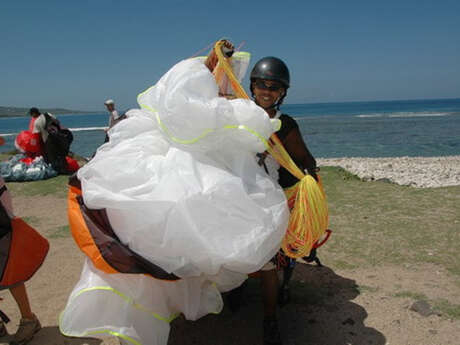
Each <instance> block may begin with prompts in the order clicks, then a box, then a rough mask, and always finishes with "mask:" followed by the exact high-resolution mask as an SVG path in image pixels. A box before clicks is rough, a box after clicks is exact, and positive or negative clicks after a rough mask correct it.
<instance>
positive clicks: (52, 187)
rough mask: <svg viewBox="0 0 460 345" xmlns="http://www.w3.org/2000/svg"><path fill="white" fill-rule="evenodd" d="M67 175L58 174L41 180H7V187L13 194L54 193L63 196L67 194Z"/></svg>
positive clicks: (37, 194) (35, 194) (36, 194)
mask: <svg viewBox="0 0 460 345" xmlns="http://www.w3.org/2000/svg"><path fill="white" fill-rule="evenodd" d="M68 179H69V177H68V176H65V175H60V176H57V177H54V178H50V179H48V180H43V181H31V182H8V189H10V190H11V193H12V194H13V195H22V196H45V195H54V196H57V197H61V198H65V197H66V196H67V181H68Z"/></svg>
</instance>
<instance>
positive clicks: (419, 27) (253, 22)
mask: <svg viewBox="0 0 460 345" xmlns="http://www.w3.org/2000/svg"><path fill="white" fill-rule="evenodd" d="M459 17H460V2H459V1H443V0H440V1H424V0H419V1H404V0H399V1H394V0H387V1H371V0H368V1H351V0H350V1H328V0H324V1H308V0H297V1H291V0H284V1H226V2H222V1H174V0H170V1H137V0H131V1H108V0H93V1H82V0H80V1H46V0H43V1H15V2H13V1H2V2H1V4H0V105H2V106H5V105H10V106H25V107H29V106H33V105H36V106H39V107H51V106H53V107H54V106H59V107H67V108H71V109H86V110H102V109H103V105H102V102H103V101H104V99H106V98H109V97H110V98H113V99H115V100H116V102H117V104H118V107H119V108H122V109H126V108H130V107H133V106H135V105H136V96H137V94H138V93H139V92H141V91H143V90H144V89H145V88H147V87H149V86H150V85H153V84H154V83H155V82H156V81H157V80H158V78H160V77H161V75H162V74H163V73H164V72H166V71H167V70H168V68H169V67H171V66H172V65H173V64H174V63H176V62H177V61H179V60H181V59H183V58H187V57H189V56H191V55H193V54H195V53H196V52H197V51H199V50H200V49H202V48H204V47H206V46H208V45H209V44H211V43H212V42H213V41H215V40H216V39H219V38H221V37H228V38H230V39H231V40H232V41H233V42H234V43H235V44H236V45H238V44H240V43H241V42H243V41H244V42H245V46H244V48H243V50H246V51H249V52H251V53H252V61H251V67H252V65H253V64H254V63H255V62H256V61H257V60H258V59H259V58H261V57H263V56H267V55H273V56H277V57H280V58H282V59H283V60H285V61H286V63H287V64H288V66H289V68H290V70H291V79H292V87H291V89H290V90H289V93H288V98H287V99H286V103H305V102H340V101H355V100H392V99H422V98H457V97H460V38H459V37H460V20H459ZM244 86H245V87H246V88H247V80H246V81H245V85H244Z"/></svg>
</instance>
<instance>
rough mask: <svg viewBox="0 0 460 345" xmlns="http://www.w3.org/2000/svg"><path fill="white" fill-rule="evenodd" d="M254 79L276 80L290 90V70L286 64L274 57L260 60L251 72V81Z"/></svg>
mask: <svg viewBox="0 0 460 345" xmlns="http://www.w3.org/2000/svg"><path fill="white" fill-rule="evenodd" d="M254 79H266V80H275V81H279V82H281V83H283V85H284V86H285V87H286V89H287V88H289V82H290V78H289V69H288V68H287V66H286V64H285V63H284V62H283V61H282V60H280V59H278V58H276V57H273V56H267V57H264V58H262V59H260V60H259V61H258V62H257V63H256V64H255V66H254V68H253V69H252V71H251V81H253V80H254Z"/></svg>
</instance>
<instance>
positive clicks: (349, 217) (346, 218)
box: [318, 167, 460, 279]
mask: <svg viewBox="0 0 460 345" xmlns="http://www.w3.org/2000/svg"><path fill="white" fill-rule="evenodd" d="M320 174H321V177H322V179H323V184H324V188H325V191H326V194H327V197H328V205H329V217H330V218H329V220H330V228H331V229H332V230H333V233H332V236H331V239H330V240H329V241H328V242H327V243H326V245H325V246H324V247H322V248H321V249H319V251H318V255H319V257H320V258H321V259H322V261H323V263H324V264H326V265H328V266H330V267H331V268H333V269H335V268H343V269H348V268H353V267H373V266H379V265H385V264H394V265H401V264H405V263H410V264H417V263H434V264H437V265H441V266H443V267H445V268H446V269H447V270H449V271H450V272H451V273H452V274H453V275H454V276H455V277H456V278H457V279H460V231H459V228H460V213H459V212H458V210H459V209H460V186H454V187H443V188H425V189H420V188H413V187H407V186H399V185H397V184H389V183H384V182H381V181H373V182H363V181H361V180H360V179H359V178H357V177H355V176H354V175H352V174H349V173H347V172H346V171H345V170H344V169H342V168H336V167H323V168H321V172H320Z"/></svg>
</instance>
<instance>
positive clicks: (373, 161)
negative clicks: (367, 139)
mask: <svg viewBox="0 0 460 345" xmlns="http://www.w3.org/2000/svg"><path fill="white" fill-rule="evenodd" d="M317 164H318V166H320V167H321V166H339V167H341V168H343V169H345V170H347V171H349V172H351V173H352V174H355V175H357V176H358V177H359V178H361V179H363V180H364V181H378V180H382V181H386V182H393V183H397V184H399V185H402V186H412V187H418V188H432V187H448V186H458V185H460V155H459V156H445V157H407V156H406V157H388V158H364V157H350V158H319V159H317Z"/></svg>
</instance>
